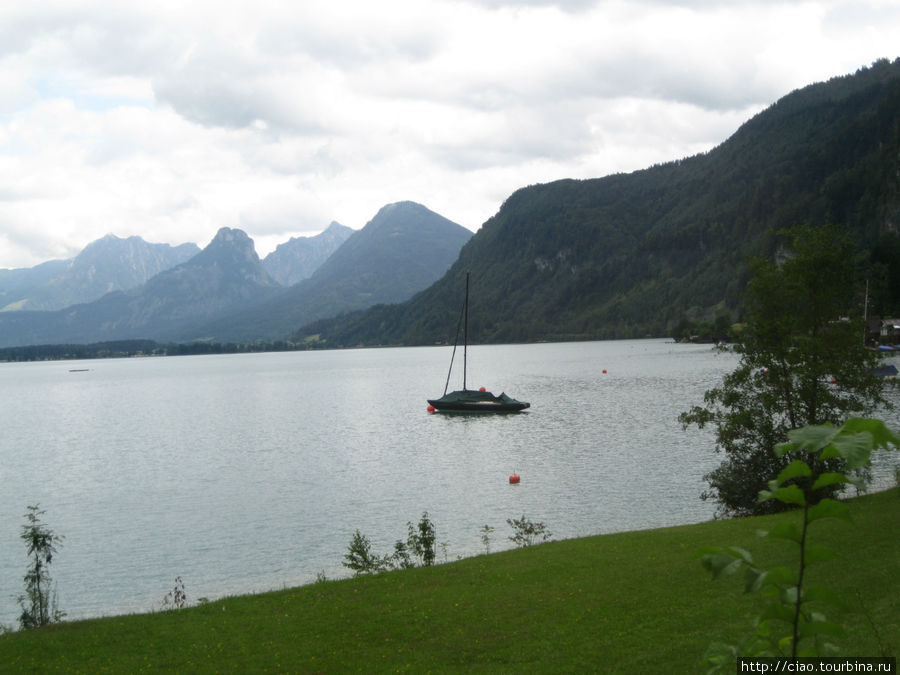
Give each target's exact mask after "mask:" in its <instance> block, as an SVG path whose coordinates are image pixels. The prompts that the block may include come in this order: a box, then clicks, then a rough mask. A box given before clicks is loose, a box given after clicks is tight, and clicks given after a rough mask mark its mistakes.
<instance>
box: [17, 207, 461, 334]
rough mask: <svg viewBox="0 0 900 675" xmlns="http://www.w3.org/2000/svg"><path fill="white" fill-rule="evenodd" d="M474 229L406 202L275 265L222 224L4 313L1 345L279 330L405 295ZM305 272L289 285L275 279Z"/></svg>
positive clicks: (286, 251) (280, 254)
mask: <svg viewBox="0 0 900 675" xmlns="http://www.w3.org/2000/svg"><path fill="white" fill-rule="evenodd" d="M471 236H472V233H471V232H470V231H469V230H467V229H465V228H463V227H462V226H460V225H457V224H455V223H452V222H450V221H449V220H447V219H445V218H443V217H441V216H438V215H437V214H435V213H433V212H432V211H429V210H428V209H427V208H425V207H424V206H421V205H419V204H414V203H412V202H403V203H400V204H393V205H388V206H386V207H384V208H383V209H381V211H380V212H379V213H378V215H376V217H375V218H373V220H372V221H371V222H370V223H369V224H367V225H366V227H364V228H363V229H362V230H360V231H359V232H354V231H353V230H351V229H350V228H346V227H344V226H342V225H339V224H337V223H332V224H331V226H329V227H328V228H327V229H326V230H325V231H324V232H323V233H321V234H320V235H317V237H312V238H307V240H306V241H304V240H303V239H293V240H291V241H290V242H287V244H284V245H282V246H280V247H279V248H277V249H276V250H275V251H273V252H272V254H270V256H269V257H267V260H268V259H269V258H271V259H272V263H271V267H269V266H267V264H266V262H265V261H261V260H260V259H259V256H258V255H257V253H256V251H255V248H254V245H253V242H252V240H251V239H250V238H249V237H248V236H247V234H246V233H245V232H243V231H241V230H237V229H231V228H222V229H220V230H219V232H218V233H217V234H216V236H215V238H214V239H213V240H212V241H211V242H210V243H209V245H208V246H207V247H206V248H204V249H203V250H202V251H199V252H198V253H196V255H194V256H193V257H191V258H190V259H189V260H187V261H185V262H182V263H180V264H177V265H174V266H171V267H169V268H168V269H165V270H163V271H162V272H160V273H158V274H156V275H154V276H152V277H150V278H149V279H148V280H147V281H145V282H144V283H142V284H140V285H137V286H134V287H131V288H129V289H126V290H116V291H113V292H110V293H107V294H105V295H103V296H102V297H101V298H99V299H98V300H94V301H92V302H86V303H81V304H76V305H71V306H68V307H66V308H64V309H61V310H57V311H5V312H0V346H2V347H10V346H20V345H29V344H59V343H76V344H77V343H88V342H101V341H112V340H125V339H154V340H165V341H190V340H197V339H203V340H209V341H224V340H232V339H248V340H256V339H259V338H260V337H261V336H266V337H268V336H271V337H273V338H278V337H283V336H285V335H287V334H288V333H290V332H291V331H292V330H294V329H295V328H296V327H297V326H298V325H301V324H302V323H304V322H305V321H306V320H313V319H316V318H320V317H322V316H331V315H334V314H337V313H338V312H340V311H344V310H349V309H359V308H363V307H367V306H369V305H370V304H373V303H375V302H399V301H402V300H405V299H407V298H409V297H410V296H411V295H413V294H414V293H415V292H417V291H419V290H421V289H423V288H425V287H427V286H428V285H429V284H431V283H432V282H433V281H435V280H436V279H437V278H438V277H439V276H440V275H441V274H443V273H444V272H445V271H446V270H447V268H448V267H449V266H450V264H451V263H452V262H453V261H454V260H455V259H456V257H457V256H458V254H459V249H460V248H461V247H462V245H463V244H464V243H465V241H467V240H468V239H469V238H470V237H471ZM113 239H115V238H109V237H107V238H104V239H103V240H100V242H104V241H107V240H109V241H110V242H111V241H112V240H113ZM135 239H137V238H135ZM119 241H121V240H119ZM138 241H141V242H142V240H138ZM142 243H143V245H144V247H150V248H152V247H153V246H158V245H150V244H146V242H142ZM95 244H96V242H95ZM94 248H96V246H95V245H94V244H92V245H89V246H88V247H87V248H86V249H85V251H88V250H89V249H94ZM81 255H82V254H80V255H79V256H78V257H79V258H80V257H81ZM113 257H115V256H113ZM76 259H77V258H76ZM118 260H119V262H122V260H121V259H118ZM292 261H293V264H292ZM317 263H318V264H317ZM106 267H109V268H111V267H113V265H112V263H111V262H110V263H109V264H108V265H107V266H106ZM267 268H270V269H272V270H273V272H272V273H271V274H270V272H269V271H268V269H267ZM53 269H54V268H52V267H51V270H50V272H51V273H52V272H53ZM285 270H287V272H285ZM397 270H401V272H400V273H395V272H396V271H397ZM57 271H58V270H57ZM285 273H286V274H287V276H283V275H284V274H285ZM306 274H309V275H310V276H309V278H308V279H302V280H301V281H299V282H298V283H296V284H294V285H292V286H289V287H287V288H285V287H284V286H282V285H281V284H279V283H278V282H277V281H276V280H275V279H274V278H273V275H274V276H280V277H281V278H285V279H291V278H296V277H303V276H305V275H306ZM23 276H25V275H24V274H20V275H19V278H21V277H23ZM32 277H34V274H32ZM0 281H2V280H0ZM46 284H47V282H46V281H45V282H44V285H46ZM42 287H43V286H42ZM19 292H20V293H21V292H22V291H21V289H20V291H19ZM298 322H299V323H298ZM242 327H243V328H242Z"/></svg>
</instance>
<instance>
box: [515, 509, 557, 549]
mask: <svg viewBox="0 0 900 675" xmlns="http://www.w3.org/2000/svg"><path fill="white" fill-rule="evenodd" d="M506 524H507V525H509V526H510V527H511V528H512V529H513V534H512V536H511V537H509V540H510V541H511V542H513V543H514V544H515V545H516V546H518V547H520V548H524V547H526V546H534V545H535V544H539V543H543V542H545V541H547V540H549V539H550V537H552V536H553V533H552V532H550V531H549V530H548V529H547V526H546V525H545V524H544V523H535V522H532V521H530V520H528V519H526V518H525V514H522V517H521V518H519V519H518V520H517V519H515V518H507V519H506Z"/></svg>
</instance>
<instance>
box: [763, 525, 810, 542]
mask: <svg viewBox="0 0 900 675" xmlns="http://www.w3.org/2000/svg"><path fill="white" fill-rule="evenodd" d="M760 536H767V537H772V538H773V539H787V540H788V541H793V542H796V543H798V544H799V543H800V539H801V538H802V536H803V535H802V533H801V532H800V528H799V527H797V525H796V523H792V522H790V521H787V520H783V521H781V522H779V523H777V524H776V525H775V527H773V528H772V529H771V530H769V531H768V532H760Z"/></svg>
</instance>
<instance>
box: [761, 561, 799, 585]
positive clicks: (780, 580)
mask: <svg viewBox="0 0 900 675" xmlns="http://www.w3.org/2000/svg"><path fill="white" fill-rule="evenodd" d="M766 582H767V583H768V584H773V585H777V586H796V585H797V575H796V574H795V573H794V572H793V571H792V570H790V569H788V568H787V567H784V566H780V567H775V568H773V569H771V570H769V576H768V577H767V578H766Z"/></svg>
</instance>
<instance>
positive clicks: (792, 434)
mask: <svg viewBox="0 0 900 675" xmlns="http://www.w3.org/2000/svg"><path fill="white" fill-rule="evenodd" d="M838 433H840V429H838V428H836V427H833V426H831V425H830V424H824V425H813V426H808V427H803V428H801V429H791V430H790V431H789V432H788V439H789V440H790V441H791V442H792V443H793V444H794V446H795V448H794V450H799V451H801V452H806V453H811V452H818V451H819V450H821V449H822V448H824V447H825V446H826V445H828V444H829V443H831V441H832V439H833V438H834V437H835V436H837V435H838Z"/></svg>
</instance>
